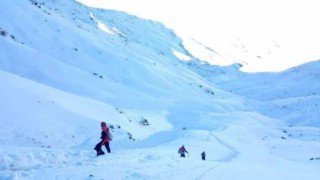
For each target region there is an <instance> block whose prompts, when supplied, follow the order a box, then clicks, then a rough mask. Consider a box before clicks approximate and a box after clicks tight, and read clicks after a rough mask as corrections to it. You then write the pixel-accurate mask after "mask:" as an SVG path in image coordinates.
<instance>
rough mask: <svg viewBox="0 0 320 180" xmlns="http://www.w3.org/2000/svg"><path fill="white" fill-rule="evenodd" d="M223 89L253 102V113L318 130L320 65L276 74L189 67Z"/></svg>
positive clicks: (233, 68) (200, 66)
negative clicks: (255, 111) (313, 127)
mask: <svg viewBox="0 0 320 180" xmlns="http://www.w3.org/2000/svg"><path fill="white" fill-rule="evenodd" d="M189 66H190V67H191V68H192V69H194V70H195V71H196V72H197V73H199V74H201V75H202V76H203V77H204V78H206V79H208V80H209V81H211V82H213V83H215V84H216V85H217V86H219V87H220V88H222V89H226V90H229V91H230V92H232V93H236V94H238V95H240V96H244V97H248V98H250V99H253V100H255V101H256V102H254V104H255V105H253V106H254V107H256V110H257V111H258V112H261V113H263V114H265V115H268V116H269V117H272V118H276V119H283V120H285V121H286V122H287V123H288V125H291V126H292V125H294V126H296V125H298V126H311V127H312V126H316V127H319V125H320V122H319V117H320V114H319V112H318V108H319V107H318V106H319V95H320V91H319V90H320V79H319V77H320V76H319V69H320V61H313V62H309V63H307V64H304V65H301V66H298V67H294V68H290V69H288V70H286V71H282V72H278V73H244V72H241V71H239V70H238V68H239V67H240V65H233V66H229V67H217V66H210V65H208V64H206V65H200V64H199V63H189Z"/></svg>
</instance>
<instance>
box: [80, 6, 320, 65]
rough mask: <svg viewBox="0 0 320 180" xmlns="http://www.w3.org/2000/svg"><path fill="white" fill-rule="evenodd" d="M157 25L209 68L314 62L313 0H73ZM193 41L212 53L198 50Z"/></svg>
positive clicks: (316, 11)
mask: <svg viewBox="0 0 320 180" xmlns="http://www.w3.org/2000/svg"><path fill="white" fill-rule="evenodd" d="M78 1H80V2H83V3H86V4H88V5H90V6H94V7H101V8H110V9H116V10H121V11H126V12H128V13H130V14H133V15H136V16H139V17H143V18H147V19H152V20H157V21H160V22H162V23H164V24H165V25H166V26H167V27H169V28H172V29H174V30H175V32H176V33H177V34H178V35H179V36H180V37H182V38H183V39H184V44H185V46H186V47H187V48H188V49H189V50H190V51H191V53H192V54H194V55H196V56H197V57H199V58H200V59H202V60H206V61H208V62H210V63H212V64H221V65H227V64H230V63H233V62H242V63H244V64H245V67H244V68H243V70H246V71H277V70H283V69H286V68H288V67H291V66H295V65H299V64H301V63H304V62H306V61H310V60H317V59H320V51H319V47H320V45H319V42H320V35H319V32H320V27H319V26H318V20H319V18H320V12H319V9H320V1H318V0H223V1H221V0H197V1H195V0H184V1H182V0H161V1H160V0H78ZM191 39H195V40H197V41H198V42H201V43H202V44H204V45H205V46H208V47H210V48H211V49H213V50H215V51H217V52H218V53H219V54H220V55H221V56H219V57H217V56H215V55H213V54H212V53H210V52H205V51H204V50H200V48H199V47H196V46H197V45H196V44H195V43H194V42H193V41H192V40H191Z"/></svg>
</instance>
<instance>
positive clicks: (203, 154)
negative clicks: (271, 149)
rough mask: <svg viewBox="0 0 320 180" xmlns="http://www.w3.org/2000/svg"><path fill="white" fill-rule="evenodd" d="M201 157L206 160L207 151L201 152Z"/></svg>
mask: <svg viewBox="0 0 320 180" xmlns="http://www.w3.org/2000/svg"><path fill="white" fill-rule="evenodd" d="M201 158H202V160H206V152H204V151H203V152H202V153H201Z"/></svg>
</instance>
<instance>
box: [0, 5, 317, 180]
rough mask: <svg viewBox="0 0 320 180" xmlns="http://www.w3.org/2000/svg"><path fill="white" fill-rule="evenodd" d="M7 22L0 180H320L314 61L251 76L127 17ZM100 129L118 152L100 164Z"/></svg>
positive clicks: (11, 17) (22, 8)
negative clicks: (182, 152) (204, 58)
mask: <svg viewBox="0 0 320 180" xmlns="http://www.w3.org/2000/svg"><path fill="white" fill-rule="evenodd" d="M0 12H4V13H3V14H4V15H3V16H0V31H1V32H0V35H1V36H0V47H1V48H0V84H1V88H0V99H1V101H0V121H1V129H0V134H1V136H0V170H1V171H0V179H318V178H319V177H320V176H319V175H318V169H319V166H320V161H319V160H318V159H320V158H319V157H320V154H319V152H320V143H319V141H320V129H319V116H320V115H319V112H318V111H317V109H318V108H317V106H318V105H319V104H318V102H319V94H320V93H319V89H320V88H319V78H318V77H319V73H318V72H319V71H318V70H319V61H315V62H313V63H311V64H306V65H304V66H301V67H297V68H293V69H290V70H288V71H284V72H279V73H262V74H260V73H256V74H247V73H242V72H241V71H239V69H238V68H239V65H232V66H228V67H220V66H209V65H207V64H204V63H201V62H200V61H198V60H197V58H196V57H193V56H192V55H191V54H190V53H189V52H188V50H187V49H186V48H185V47H184V45H183V42H182V40H181V39H180V38H179V37H178V36H176V35H175V33H174V31H173V30H170V29H168V28H166V27H165V26H164V25H162V24H161V23H159V22H154V21H151V20H146V19H140V18H137V17H135V16H132V15H129V14H126V13H123V12H118V11H113V10H102V9H94V8H90V7H87V6H85V5H83V4H80V3H78V2H75V1H73V0H67V1H62V0H46V1H36V0H29V1H27V0H18V1H16V2H14V3H13V2H12V1H10V0H3V1H2V2H1V6H0ZM181 57H189V58H190V59H192V60H191V61H189V62H185V61H184V60H183V59H182V58H181ZM101 121H106V122H107V124H108V125H109V127H110V128H111V131H112V133H113V137H114V139H113V141H112V142H111V150H112V152H111V154H106V155H104V156H101V157H95V151H94V150H93V147H94V146H95V144H96V143H97V142H98V141H99V137H100V129H99V128H100V127H99V125H100V122H101ZM182 144H184V145H185V146H186V148H187V150H188V151H189V154H188V155H187V157H186V158H185V159H182V158H180V157H179V154H178V153H177V151H178V148H179V147H180V146H181V145H182ZM202 151H206V153H207V160H206V161H202V160H201V157H200V153H201V152H202Z"/></svg>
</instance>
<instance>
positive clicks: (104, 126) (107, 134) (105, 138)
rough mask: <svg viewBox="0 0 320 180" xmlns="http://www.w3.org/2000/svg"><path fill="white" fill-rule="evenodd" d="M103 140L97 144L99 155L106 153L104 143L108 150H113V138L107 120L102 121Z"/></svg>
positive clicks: (96, 148)
mask: <svg viewBox="0 0 320 180" xmlns="http://www.w3.org/2000/svg"><path fill="white" fill-rule="evenodd" d="M100 138H101V141H100V142H99V143H98V144H97V145H96V147H95V148H94V150H96V151H97V156H100V155H104V154H105V153H104V152H103V151H102V149H101V148H102V146H103V145H104V146H105V147H106V149H107V151H108V153H110V152H111V150H110V146H109V141H110V140H111V135H110V132H109V128H108V126H107V124H106V123H105V122H101V137H100Z"/></svg>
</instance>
